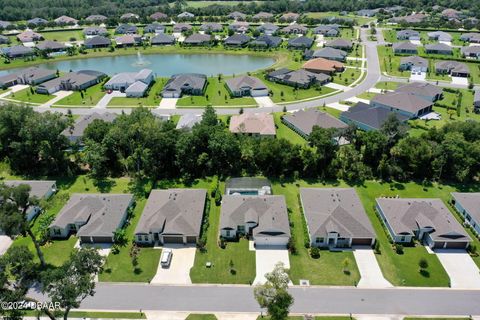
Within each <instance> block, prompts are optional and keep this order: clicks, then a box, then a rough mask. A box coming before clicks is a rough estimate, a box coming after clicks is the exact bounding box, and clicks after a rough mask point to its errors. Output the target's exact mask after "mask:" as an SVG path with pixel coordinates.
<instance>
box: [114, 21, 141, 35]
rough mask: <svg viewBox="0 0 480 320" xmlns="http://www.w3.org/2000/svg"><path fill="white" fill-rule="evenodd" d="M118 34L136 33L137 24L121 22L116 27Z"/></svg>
mask: <svg viewBox="0 0 480 320" xmlns="http://www.w3.org/2000/svg"><path fill="white" fill-rule="evenodd" d="M115 33H116V34H136V33H137V26H135V25H133V24H126V23H124V24H121V25H119V26H118V27H117V28H116V29H115Z"/></svg>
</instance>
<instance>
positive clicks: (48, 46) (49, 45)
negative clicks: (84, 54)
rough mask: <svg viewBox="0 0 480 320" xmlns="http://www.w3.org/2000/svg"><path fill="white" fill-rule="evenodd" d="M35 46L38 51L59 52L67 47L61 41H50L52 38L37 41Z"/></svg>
mask: <svg viewBox="0 0 480 320" xmlns="http://www.w3.org/2000/svg"><path fill="white" fill-rule="evenodd" d="M35 48H37V49H38V50H40V51H52V52H61V51H65V50H66V49H67V47H66V46H65V44H64V43H62V42H57V41H52V40H45V41H42V42H39V43H38V44H37V45H36V46H35Z"/></svg>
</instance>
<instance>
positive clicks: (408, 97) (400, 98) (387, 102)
mask: <svg viewBox="0 0 480 320" xmlns="http://www.w3.org/2000/svg"><path fill="white" fill-rule="evenodd" d="M371 103H372V105H373V104H375V103H379V104H381V105H384V106H388V107H391V108H395V109H399V110H403V111H406V112H409V113H417V112H418V111H420V110H422V109H425V108H427V107H429V106H431V105H432V104H433V102H431V101H428V100H426V99H422V98H419V97H418V96H416V95H414V94H412V93H409V92H388V93H385V94H378V95H376V96H375V97H373V99H372V100H371Z"/></svg>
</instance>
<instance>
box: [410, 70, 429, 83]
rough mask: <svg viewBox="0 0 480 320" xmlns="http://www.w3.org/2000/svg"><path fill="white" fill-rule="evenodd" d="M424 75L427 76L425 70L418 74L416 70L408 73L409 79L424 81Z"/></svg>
mask: <svg viewBox="0 0 480 320" xmlns="http://www.w3.org/2000/svg"><path fill="white" fill-rule="evenodd" d="M426 77H427V73H426V72H420V74H419V73H418V72H415V74H413V73H412V74H411V75H410V81H425V78H426Z"/></svg>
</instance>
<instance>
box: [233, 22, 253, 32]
mask: <svg viewBox="0 0 480 320" xmlns="http://www.w3.org/2000/svg"><path fill="white" fill-rule="evenodd" d="M248 28H250V23H248V22H246V21H235V22H234V23H232V24H230V25H229V26H228V29H230V30H232V31H234V32H238V33H245V32H247V31H248Z"/></svg>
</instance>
